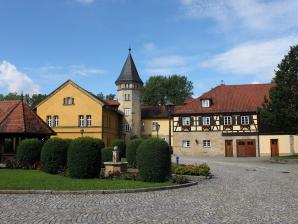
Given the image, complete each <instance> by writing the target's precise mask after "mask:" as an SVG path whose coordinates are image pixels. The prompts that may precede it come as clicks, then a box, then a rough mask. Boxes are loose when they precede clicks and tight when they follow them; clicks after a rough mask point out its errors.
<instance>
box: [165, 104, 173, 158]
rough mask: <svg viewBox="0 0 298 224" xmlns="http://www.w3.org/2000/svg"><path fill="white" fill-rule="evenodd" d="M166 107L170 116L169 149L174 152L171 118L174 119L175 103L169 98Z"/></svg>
mask: <svg viewBox="0 0 298 224" xmlns="http://www.w3.org/2000/svg"><path fill="white" fill-rule="evenodd" d="M166 108H167V112H168V118H169V149H170V152H171V154H172V153H173V150H172V138H171V132H172V131H171V129H172V126H171V120H172V116H173V109H174V104H173V103H172V102H171V101H170V100H167V101H166Z"/></svg>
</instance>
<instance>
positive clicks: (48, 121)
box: [47, 116, 52, 127]
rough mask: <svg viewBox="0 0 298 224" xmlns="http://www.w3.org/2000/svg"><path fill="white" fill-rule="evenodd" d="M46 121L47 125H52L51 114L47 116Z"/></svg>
mask: <svg viewBox="0 0 298 224" xmlns="http://www.w3.org/2000/svg"><path fill="white" fill-rule="evenodd" d="M47 123H48V125H49V127H52V116H47Z"/></svg>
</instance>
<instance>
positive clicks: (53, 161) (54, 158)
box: [40, 138, 69, 174]
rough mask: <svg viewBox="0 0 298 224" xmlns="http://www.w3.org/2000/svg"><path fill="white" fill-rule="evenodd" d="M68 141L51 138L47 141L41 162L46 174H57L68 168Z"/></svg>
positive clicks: (42, 151)
mask: <svg viewBox="0 0 298 224" xmlns="http://www.w3.org/2000/svg"><path fill="white" fill-rule="evenodd" d="M68 145H69V142H68V141H65V140H63V139H61V138H51V139H49V140H47V141H46V143H45V144H44V145H43V147H42V150H41V156H40V161H41V163H42V164H43V170H44V171H45V172H46V173H53V174H57V173H58V172H59V171H63V170H64V169H65V166H66V156H67V147H68Z"/></svg>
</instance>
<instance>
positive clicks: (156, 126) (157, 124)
mask: <svg viewBox="0 0 298 224" xmlns="http://www.w3.org/2000/svg"><path fill="white" fill-rule="evenodd" d="M155 128H156V132H157V138H158V132H159V129H160V124H159V123H156V125H155Z"/></svg>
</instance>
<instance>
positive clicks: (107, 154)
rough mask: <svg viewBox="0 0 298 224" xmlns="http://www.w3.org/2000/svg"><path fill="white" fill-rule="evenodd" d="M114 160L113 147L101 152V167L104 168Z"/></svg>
mask: <svg viewBox="0 0 298 224" xmlns="http://www.w3.org/2000/svg"><path fill="white" fill-rule="evenodd" d="M112 160H113V147H105V148H103V149H102V150H101V166H102V167H104V164H103V163H104V162H111V161H112Z"/></svg>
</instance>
